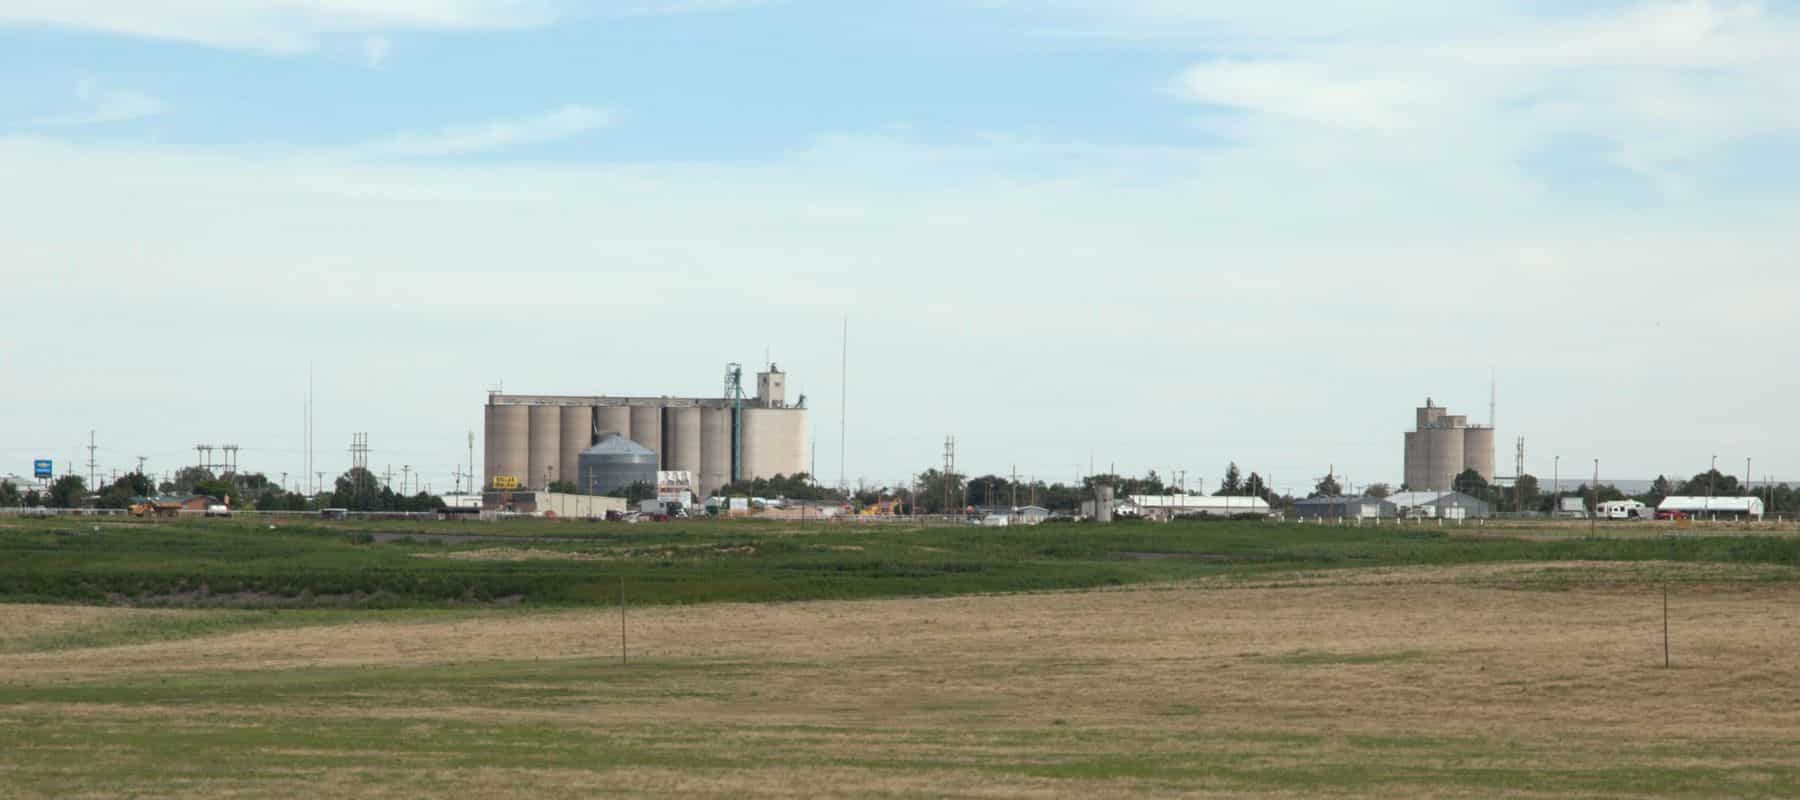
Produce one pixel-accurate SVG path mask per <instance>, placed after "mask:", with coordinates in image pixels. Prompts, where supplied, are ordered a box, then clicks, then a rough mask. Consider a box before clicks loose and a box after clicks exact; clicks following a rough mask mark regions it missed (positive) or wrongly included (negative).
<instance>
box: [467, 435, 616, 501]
mask: <svg viewBox="0 0 1800 800" xmlns="http://www.w3.org/2000/svg"><path fill="white" fill-rule="evenodd" d="M593 438H594V437H593V434H592V432H590V433H589V434H588V439H589V442H590V443H592V440H593ZM475 488H476V487H475V432H474V431H469V492H470V493H471V494H473V493H474V492H475Z"/></svg>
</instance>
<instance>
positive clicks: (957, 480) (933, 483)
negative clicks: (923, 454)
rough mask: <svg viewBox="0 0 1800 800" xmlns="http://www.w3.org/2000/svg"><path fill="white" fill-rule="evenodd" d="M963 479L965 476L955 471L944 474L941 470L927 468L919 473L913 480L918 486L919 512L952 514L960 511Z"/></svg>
mask: <svg viewBox="0 0 1800 800" xmlns="http://www.w3.org/2000/svg"><path fill="white" fill-rule="evenodd" d="M964 481H965V478H964V477H963V476H962V475H961V474H959V473H955V472H952V473H949V474H948V475H946V474H945V473H944V472H943V471H942V470H936V469H928V470H925V471H924V472H921V473H919V475H918V477H917V478H916V479H915V481H914V483H915V484H916V485H917V486H918V487H919V497H918V507H919V512H920V513H923V514H952V513H956V512H958V511H961V510H962V500H963V486H964Z"/></svg>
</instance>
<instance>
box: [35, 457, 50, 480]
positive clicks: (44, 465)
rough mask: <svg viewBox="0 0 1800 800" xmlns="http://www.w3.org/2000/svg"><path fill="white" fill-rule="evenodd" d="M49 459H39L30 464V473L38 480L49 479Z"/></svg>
mask: <svg viewBox="0 0 1800 800" xmlns="http://www.w3.org/2000/svg"><path fill="white" fill-rule="evenodd" d="M51 471H52V470H51V468H50V459H47V458H40V459H37V460H36V461H33V462H31V472H32V474H33V475H35V476H36V477H39V478H49V477H50V473H51Z"/></svg>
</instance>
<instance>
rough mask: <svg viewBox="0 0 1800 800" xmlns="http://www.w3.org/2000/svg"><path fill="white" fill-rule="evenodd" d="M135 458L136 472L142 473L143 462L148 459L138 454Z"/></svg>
mask: <svg viewBox="0 0 1800 800" xmlns="http://www.w3.org/2000/svg"><path fill="white" fill-rule="evenodd" d="M137 460H138V474H139V475H142V474H144V462H145V461H147V460H148V459H146V458H144V457H143V456H138V457H137Z"/></svg>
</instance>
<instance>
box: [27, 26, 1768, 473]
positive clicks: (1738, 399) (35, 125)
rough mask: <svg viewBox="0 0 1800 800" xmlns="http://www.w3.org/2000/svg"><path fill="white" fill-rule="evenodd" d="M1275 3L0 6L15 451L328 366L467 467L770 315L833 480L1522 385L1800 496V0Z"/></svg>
mask: <svg viewBox="0 0 1800 800" xmlns="http://www.w3.org/2000/svg"><path fill="white" fill-rule="evenodd" d="M1245 5H1246V4H1241V3H1222V2H1198V1H1196V2H1182V0H1122V1H1121V2H1095V1H1090V0H1040V1H1039V2H1027V1H1026V0H985V1H977V0H968V1H967V2H954V1H953V0H927V2H918V3H861V4H847V3H815V2H729V0H713V1H711V2H708V1H707V0H687V1H685V2H684V1H680V0H667V1H659V0H636V1H635V2H622V3H581V4H577V3H562V2H554V1H553V0H543V1H542V2H531V1H530V0H261V1H257V0H183V2H179V3H165V4H147V3H139V2H125V0H60V1H55V2H53V1H52V0H0V182H3V183H4V185H5V186H6V187H7V189H6V191H4V192H0V220H5V221H6V222H5V223H4V224H0V278H3V279H4V282H5V285H6V286H7V295H8V299H7V302H6V306H7V308H8V309H9V316H10V317H12V320H11V321H12V325H11V326H10V327H11V328H12V335H11V336H8V337H6V340H5V342H4V344H0V355H3V356H4V363H3V365H0V367H3V369H0V385H3V386H4V387H5V389H6V392H5V396H6V397H7V398H8V401H7V402H6V403H5V404H4V406H0V459H4V461H3V462H0V474H5V473H8V472H25V471H26V469H27V468H28V467H29V460H30V459H31V458H33V457H39V456H50V457H54V458H56V459H57V460H58V461H59V462H69V461H84V460H85V458H86V451H85V450H84V449H80V447H81V446H82V445H85V443H86V435H87V431H88V430H89V429H95V430H97V431H98V432H99V434H98V436H99V438H100V440H101V444H102V449H101V455H100V460H101V462H102V464H103V468H108V467H112V466H118V467H125V466H130V465H134V464H135V463H136V462H135V456H139V455H143V456H146V457H147V458H148V459H149V461H150V467H151V469H155V470H162V469H172V468H174V467H177V466H180V465H182V464H184V463H188V462H189V461H191V459H192V449H191V448H192V445H193V444H194V443H196V442H200V441H213V442H222V441H235V442H237V443H239V444H240V445H242V446H243V448H244V450H243V456H242V461H243V463H244V466H246V467H249V468H257V469H262V470H265V471H268V472H270V473H279V472H283V471H287V472H297V471H298V464H299V461H300V457H299V455H298V453H299V450H300V448H301V444H300V442H299V432H300V431H299V427H300V426H299V418H300V408H301V400H300V393H301V392H302V391H303V388H304V383H305V370H306V365H307V364H308V363H309V362H311V363H315V364H317V365H318V371H319V375H320V378H319V387H320V388H319V406H320V411H319V413H320V420H319V435H318V447H319V449H320V451H321V452H322V455H321V458H320V461H321V463H322V464H324V465H325V466H326V467H327V468H328V469H331V470H333V471H336V470H339V469H341V468H342V466H343V465H342V464H338V463H337V461H339V460H342V461H345V462H346V463H347V458H348V456H347V453H345V452H343V451H345V450H346V448H347V445H348V442H349V439H350V434H351V432H355V431H368V432H369V433H370V438H371V444H372V446H373V447H374V449H375V455H374V456H373V460H374V461H375V462H376V463H377V464H382V463H384V462H385V461H387V460H392V461H393V463H394V464H395V466H396V469H398V466H399V465H400V464H410V465H412V466H415V467H418V468H422V469H424V470H425V474H427V475H429V476H431V477H430V478H428V479H429V480H430V481H431V482H432V483H433V485H434V488H438V489H440V490H442V489H443V488H447V487H448V485H449V483H450V478H449V472H450V469H451V468H452V466H453V465H454V464H456V463H457V462H459V461H460V460H461V458H462V454H463V448H462V442H463V435H464V432H465V431H466V430H468V429H470V428H477V427H478V426H479V421H480V416H479V405H480V402H481V397H482V392H483V390H484V389H485V388H486V387H488V386H491V385H495V384H497V383H498V382H500V381H504V382H505V385H506V387H507V388H508V389H509V390H514V391H529V392H544V393H550V392H571V393H615V394H659V393H669V394H679V393H696V394H697V393H707V392H711V391H713V390H715V388H716V386H717V384H718V380H719V374H720V373H721V372H722V370H723V366H724V363H725V362H727V361H741V362H746V363H752V364H754V363H759V362H760V361H761V360H762V358H763V353H764V352H765V348H766V349H767V351H768V352H770V353H771V354H772V355H773V357H774V359H775V360H776V361H777V362H779V363H781V364H782V365H783V366H784V367H786V368H787V369H789V371H790V373H791V374H792V375H793V384H794V386H795V388H796V389H797V390H799V391H805V392H807V393H808V395H809V397H810V398H811V401H812V402H811V405H812V406H813V407H814V409H815V412H814V416H813V423H814V427H815V431H814V440H815V441H816V442H817V444H818V448H819V458H818V461H817V463H818V466H819V472H820V473H821V474H822V476H823V477H825V478H827V479H832V480H835V479H836V478H837V476H838V475H839V474H840V471H841V472H842V473H843V474H845V475H846V476H847V477H848V478H850V479H851V480H853V481H854V480H857V479H863V480H868V481H874V482H892V481H897V480H900V479H902V478H903V477H904V476H905V475H907V474H909V473H910V472H913V471H916V470H919V469H923V468H925V467H927V466H930V465H931V464H932V463H934V462H935V460H936V459H937V458H938V457H939V456H938V453H939V452H940V450H941V446H942V440H943V437H944V436H945V435H950V434H953V435H956V436H957V437H958V440H959V441H960V442H961V443H962V444H961V447H962V450H963V455H962V458H961V463H962V464H964V465H966V466H967V468H969V469H971V470H974V471H977V472H989V471H994V472H1004V471H1007V470H1010V469H1011V468H1012V467H1013V466H1014V465H1017V467H1018V469H1019V470H1020V472H1021V473H1023V474H1034V475H1039V476H1041V477H1045V478H1051V479H1066V478H1072V477H1073V476H1074V475H1075V474H1076V473H1077V472H1079V471H1081V470H1082V469H1083V468H1085V466H1086V463H1087V461H1088V459H1089V457H1090V454H1091V455H1092V457H1093V458H1094V459H1095V460H1096V461H1098V462H1099V463H1101V464H1103V465H1104V464H1109V463H1110V464H1116V465H1117V466H1118V467H1119V468H1120V469H1121V470H1128V471H1132V472H1142V471H1144V470H1147V469H1157V470H1159V471H1161V472H1165V473H1166V472H1167V471H1168V470H1169V469H1172V468H1173V469H1185V470H1187V471H1188V472H1189V474H1190V475H1206V476H1208V478H1209V480H1216V478H1217V474H1218V473H1220V472H1222V470H1223V465H1224V463H1225V462H1226V461H1228V460H1233V459H1235V460H1236V461H1238V462H1239V463H1241V464H1243V465H1244V466H1245V468H1246V469H1256V470H1259V471H1262V472H1265V473H1269V472H1272V473H1274V475H1275V482H1276V485H1277V486H1284V487H1292V488H1296V489H1299V488H1302V485H1303V484H1305V483H1309V482H1310V480H1311V479H1312V478H1313V477H1316V476H1318V475H1322V474H1324V472H1325V471H1326V470H1327V469H1331V468H1334V467H1335V468H1336V469H1337V470H1338V471H1339V472H1340V473H1348V474H1349V476H1350V478H1351V480H1352V481H1353V482H1357V483H1363V482H1368V481H1373V480H1388V481H1393V480H1397V478H1398V473H1399V461H1400V446H1399V432H1400V431H1401V430H1402V429H1404V428H1405V427H1406V426H1407V424H1408V423H1409V421H1410V419H1411V412H1410V409H1411V408H1412V406H1413V405H1416V404H1418V403H1419V402H1421V401H1422V400H1423V398H1424V397H1425V396H1426V395H1427V394H1429V395H1432V396H1433V397H1434V398H1436V399H1438V400H1439V401H1441V402H1445V403H1448V404H1450V405H1452V406H1453V407H1455V408H1457V409H1459V410H1462V411H1466V412H1467V413H1469V414H1471V416H1472V417H1474V418H1477V419H1483V418H1485V416H1486V409H1485V404H1486V402H1487V394H1488V381H1489V374H1490V370H1492V371H1494V372H1495V373H1497V374H1498V376H1499V384H1500V397H1501V403H1500V405H1501V410H1500V420H1499V422H1500V427H1501V430H1500V439H1501V440H1502V441H1504V442H1511V441H1512V439H1513V438H1514V437H1516V436H1524V437H1526V439H1527V462H1528V463H1527V469H1528V470H1530V471H1532V472H1535V473H1539V474H1547V473H1548V471H1549V469H1548V467H1549V462H1550V461H1551V459H1552V457H1553V456H1556V455H1560V456H1562V457H1563V460H1564V461H1571V460H1574V461H1585V460H1587V459H1592V458H1600V459H1601V460H1602V464H1603V468H1602V471H1603V472H1606V473H1608V474H1611V475H1617V476H1619V477H1622V478H1623V477H1640V476H1649V475H1654V474H1656V473H1657V472H1665V471H1666V472H1671V473H1692V472H1694V471H1698V470H1699V469H1702V468H1703V467H1704V466H1705V463H1706V461H1707V459H1708V458H1709V457H1710V456H1711V455H1713V454H1715V453H1716V454H1718V455H1720V456H1721V457H1722V458H1723V459H1724V460H1726V461H1727V462H1728V463H1735V464H1737V465H1738V466H1737V467H1735V468H1734V469H1741V466H1742V459H1743V458H1744V457H1754V458H1756V459H1757V465H1756V467H1755V468H1754V471H1755V472H1756V473H1757V474H1758V475H1761V474H1763V473H1764V472H1773V473H1775V474H1777V475H1778V476H1786V477H1791V478H1797V479H1800V463H1794V462H1795V460H1796V458H1797V454H1796V453H1795V452H1794V446H1793V444H1792V443H1793V442H1794V441H1795V440H1796V437H1797V434H1800V423H1796V422H1794V421H1792V420H1791V419H1789V417H1788V415H1784V414H1781V413H1779V408H1780V407H1781V403H1782V400H1783V399H1784V398H1786V397H1789V396H1792V395H1793V393H1794V390H1796V389H1797V388H1800V385H1797V384H1800V378H1796V377H1795V376H1796V374H1800V373H1796V372H1795V371H1794V370H1792V369H1791V368H1784V367H1783V365H1791V364H1793V363H1794V361H1795V356H1796V355H1797V353H1796V345H1795V342H1800V336H1797V334H1800V324H1797V323H1796V322H1795V321H1794V315H1793V314H1792V313H1791V308H1792V306H1793V304H1794V298H1796V297H1800V272H1797V271H1796V270H1795V268H1794V266H1795V263H1796V262H1795V260H1794V256H1793V253H1794V252H1796V251H1797V250H1800V247H1797V245H1800V235H1797V234H1796V233H1795V231H1796V230H1800V224H1797V223H1800V190H1796V189H1795V188H1794V187H1795V186H1796V185H1800V184H1797V183H1796V179H1800V157H1797V156H1800V150H1797V149H1796V145H1797V144H1800V136H1797V134H1800V8H1797V7H1796V4H1794V3H1785V2H1765V3H1736V2H1724V1H1723V0H1689V1H1683V2H1598V3H1554V4H1552V3H1541V2H1540V3H1518V2H1500V1H1499V0H1470V1H1468V2H1448V3H1440V4H1432V5H1431V6H1430V7H1429V8H1428V9H1423V10H1421V9H1419V8H1415V7H1414V6H1417V5H1418V4H1416V3H1401V2H1397V1H1395V0H1377V1H1376V2H1365V3H1348V4H1346V3H1330V4H1325V3H1308V2H1300V0H1276V1H1275V2H1271V3H1263V4H1255V6H1254V7H1252V8H1247V7H1244V6H1245ZM152 6H155V7H152ZM845 315H848V316H849V317H850V324H851V348H852V354H851V362H852V364H851V370H850V387H851V390H850V396H849V398H848V408H849V412H848V425H847V427H848V431H849V435H848V445H849V447H848V450H849V458H848V459H847V463H844V464H842V465H840V464H839V463H838V458H837V452H838V433H837V430H838V416H839V414H840V412H841V410H842V409H843V408H844V402H843V401H844V398H841V397H840V394H839V392H838V389H837V387H838V385H839V377H840V372H839V369H838V347H839V342H838V330H839V326H840V324H841V322H842V319H843V317H844V316H845ZM340 440H341V441H340ZM477 458H479V454H477ZM1502 461H1503V462H1504V463H1502V464H1501V465H1499V466H1500V467H1501V469H1502V471H1503V472H1504V471H1508V468H1509V467H1510V459H1508V458H1505V457H1503V458H1502ZM13 462H17V463H16V464H14V463H13Z"/></svg>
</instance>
